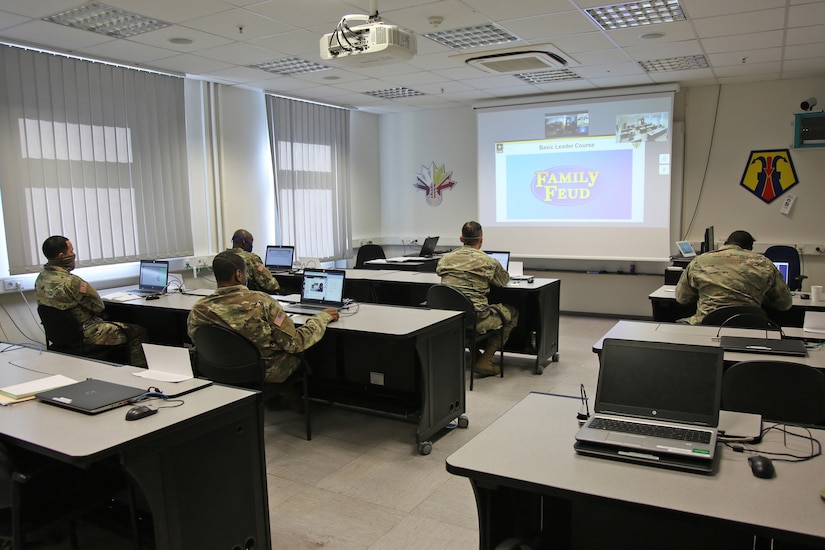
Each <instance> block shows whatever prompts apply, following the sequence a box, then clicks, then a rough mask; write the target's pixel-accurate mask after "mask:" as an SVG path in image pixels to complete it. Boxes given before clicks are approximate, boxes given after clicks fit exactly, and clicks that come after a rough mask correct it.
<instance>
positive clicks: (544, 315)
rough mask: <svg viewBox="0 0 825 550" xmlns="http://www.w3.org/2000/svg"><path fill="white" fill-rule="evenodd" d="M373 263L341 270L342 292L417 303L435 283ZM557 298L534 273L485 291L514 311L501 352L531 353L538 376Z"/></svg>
mask: <svg viewBox="0 0 825 550" xmlns="http://www.w3.org/2000/svg"><path fill="white" fill-rule="evenodd" d="M379 265H383V266H384V267H385V269H347V270H346V283H345V284H346V288H345V295H346V296H364V297H369V298H370V300H371V301H374V302H377V303H380V304H392V305H400V306H413V307H418V306H421V305H422V304H424V303H425V302H426V299H427V290H428V289H429V288H430V287H431V286H432V285H434V284H438V283H440V282H441V277H439V276H438V275H436V274H435V273H430V272H425V271H406V270H399V269H389V268H386V267H388V265H387V264H386V263H385V264H379ZM299 277H300V275H298V274H295V275H289V276H286V278H283V277H280V276H279V277H278V278H279V280H282V284H286V285H288V286H290V287H294V286H295V284H296V283H295V282H296V281H297V280H298V278H299ZM290 278H291V279H290ZM560 296H561V280H560V279H548V278H540V277H535V278H534V279H533V282H530V283H528V282H527V281H510V282H509V283H508V284H507V285H506V286H504V287H493V288H492V289H491V290H490V298H489V299H490V303H505V304H510V305H512V306H515V307H516V308H517V309H518V310H519V323H518V326H516V327H515V328H514V329H513V332H512V333H511V334H510V338H509V339H508V340H507V344H506V346H505V348H504V349H505V351H510V352H514V353H524V354H528V355H535V356H536V364H535V373H536V374H541V373H542V372H543V371H544V366H545V365H546V364H547V363H548V362H550V361H558V352H559V302H560ZM361 300H362V301H366V298H361ZM534 336H535V337H534ZM533 340H535V342H534V341H533Z"/></svg>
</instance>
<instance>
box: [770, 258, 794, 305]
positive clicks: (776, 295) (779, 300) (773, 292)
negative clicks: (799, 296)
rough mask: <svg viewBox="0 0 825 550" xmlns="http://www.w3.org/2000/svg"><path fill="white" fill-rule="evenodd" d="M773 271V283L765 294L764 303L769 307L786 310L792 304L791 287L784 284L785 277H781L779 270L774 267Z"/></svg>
mask: <svg viewBox="0 0 825 550" xmlns="http://www.w3.org/2000/svg"><path fill="white" fill-rule="evenodd" d="M774 271H776V273H774V277H773V285H771V287H770V288H769V289H768V292H767V293H766V294H765V300H764V305H765V306H766V307H768V308H769V309H775V310H777V311H787V310H789V309H791V306H792V305H793V295H791V289H790V288H788V285H787V284H785V279H783V278H782V274H781V273H779V270H778V269H776V267H774Z"/></svg>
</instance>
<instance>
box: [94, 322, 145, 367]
mask: <svg viewBox="0 0 825 550" xmlns="http://www.w3.org/2000/svg"><path fill="white" fill-rule="evenodd" d="M147 336H148V334H147V332H146V329H145V328H143V327H142V326H140V325H132V324H129V323H118V322H109V321H103V320H100V321H99V322H94V321H90V322H89V323H86V325H85V326H84V327H83V342H84V343H86V344H94V345H98V346H116V345H119V344H125V343H126V342H128V343H129V363H131V364H132V365H134V366H136V367H145V366H146V358H145V357H144V356H143V347H142V346H141V344H143V343H144V342H145V341H146V340H147Z"/></svg>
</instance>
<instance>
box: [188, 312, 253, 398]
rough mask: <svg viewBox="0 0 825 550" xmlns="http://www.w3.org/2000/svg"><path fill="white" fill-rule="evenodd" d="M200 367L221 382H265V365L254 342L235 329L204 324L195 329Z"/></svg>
mask: <svg viewBox="0 0 825 550" xmlns="http://www.w3.org/2000/svg"><path fill="white" fill-rule="evenodd" d="M195 351H196V353H197V370H198V374H199V375H200V376H204V377H206V378H208V379H209V380H212V381H213V382H218V383H219V384H229V385H234V386H244V387H252V388H255V389H262V388H263V386H264V365H263V361H262V359H261V353H260V352H259V351H258V348H257V347H255V344H253V343H252V342H250V341H249V340H247V339H246V338H244V337H243V336H241V335H240V334H238V333H237V332H234V331H232V330H229V329H227V328H224V327H221V326H218V325H204V326H202V327H199V328H198V331H197V332H196V333H195Z"/></svg>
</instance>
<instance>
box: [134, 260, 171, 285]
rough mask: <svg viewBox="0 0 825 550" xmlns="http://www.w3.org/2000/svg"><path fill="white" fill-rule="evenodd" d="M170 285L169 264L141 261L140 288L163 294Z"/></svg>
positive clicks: (165, 262) (160, 261) (158, 261)
mask: <svg viewBox="0 0 825 550" xmlns="http://www.w3.org/2000/svg"><path fill="white" fill-rule="evenodd" d="M168 284H169V262H167V261H162V260H141V261H140V274H139V278H138V288H139V289H140V290H149V291H152V292H163V291H164V290H166V285H168Z"/></svg>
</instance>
